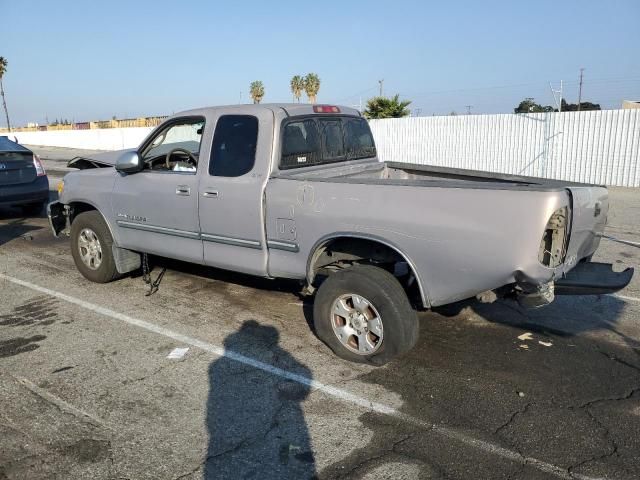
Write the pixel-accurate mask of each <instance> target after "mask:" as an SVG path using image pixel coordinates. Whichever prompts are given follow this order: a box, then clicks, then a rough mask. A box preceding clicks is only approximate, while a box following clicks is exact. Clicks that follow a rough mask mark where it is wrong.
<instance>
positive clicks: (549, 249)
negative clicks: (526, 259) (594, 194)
mask: <svg viewBox="0 0 640 480" xmlns="http://www.w3.org/2000/svg"><path fill="white" fill-rule="evenodd" d="M569 224H570V219H569V208H567V207H562V208H559V209H558V210H556V211H555V212H553V215H551V217H550V218H549V221H548V222H547V226H546V227H545V229H544V234H543V235H542V239H541V240H540V249H539V250H538V261H539V262H540V263H541V264H542V265H544V266H546V267H551V268H555V267H557V266H559V265H561V264H562V263H563V262H564V259H565V256H566V255H567V239H568V236H569Z"/></svg>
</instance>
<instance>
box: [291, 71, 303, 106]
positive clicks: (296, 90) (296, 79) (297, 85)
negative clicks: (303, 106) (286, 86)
mask: <svg viewBox="0 0 640 480" xmlns="http://www.w3.org/2000/svg"><path fill="white" fill-rule="evenodd" d="M303 90H304V78H302V77H301V76H300V75H294V76H293V78H292V79H291V93H293V98H295V99H296V100H297V101H298V103H300V96H301V95H302V91H303Z"/></svg>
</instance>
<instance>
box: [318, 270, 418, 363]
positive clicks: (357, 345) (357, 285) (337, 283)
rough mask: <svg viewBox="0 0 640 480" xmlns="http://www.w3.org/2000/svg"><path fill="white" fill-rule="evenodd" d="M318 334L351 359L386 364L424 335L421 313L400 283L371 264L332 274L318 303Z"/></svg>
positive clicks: (347, 358) (320, 294) (335, 350)
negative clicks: (419, 331)
mask: <svg viewBox="0 0 640 480" xmlns="http://www.w3.org/2000/svg"><path fill="white" fill-rule="evenodd" d="M313 323H314V327H315V329H316V333H317V334H318V336H319V337H320V339H321V340H322V341H323V342H325V343H326V344H327V345H328V346H329V348H331V350H333V352H334V353H335V354H336V355H338V356H339V357H342V358H344V359H346V360H350V361H353V362H360V363H371V364H375V365H384V364H385V363H387V362H388V361H390V360H391V359H393V358H395V357H396V356H398V355H400V354H402V353H404V352H407V351H409V350H410V349H411V348H412V347H413V346H414V345H415V344H416V342H417V340H418V318H417V315H416V312H415V310H413V308H411V305H410V303H409V299H408V298H407V294H406V292H405V291H404V289H403V288H402V286H401V285H400V282H398V280H397V279H396V278H395V277H394V276H393V275H392V274H391V273H389V272H387V271H386V270H383V269H382V268H378V267H374V266H371V265H355V266H353V267H351V268H347V269H345V270H341V271H339V272H336V273H333V274H331V275H329V277H328V278H327V279H326V280H325V281H324V282H323V283H322V285H321V286H320V288H319V289H318V293H317V295H316V298H315V302H314V307H313Z"/></svg>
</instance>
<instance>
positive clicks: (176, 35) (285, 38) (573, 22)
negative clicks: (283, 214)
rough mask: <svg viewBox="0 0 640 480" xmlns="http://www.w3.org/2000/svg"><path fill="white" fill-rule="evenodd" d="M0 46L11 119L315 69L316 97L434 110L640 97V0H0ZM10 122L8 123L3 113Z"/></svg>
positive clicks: (141, 102)
mask: <svg viewBox="0 0 640 480" xmlns="http://www.w3.org/2000/svg"><path fill="white" fill-rule="evenodd" d="M0 18H1V20H0V55H1V56H4V57H6V58H7V59H8V61H9V68H8V72H7V74H6V76H5V79H4V86H5V91H6V94H7V103H8V106H9V113H10V114H11V117H12V118H13V120H12V123H14V124H24V123H26V122H28V121H35V122H40V123H43V122H44V119H45V116H48V117H49V120H51V121H52V120H53V119H55V118H68V119H69V120H72V119H74V120H75V121H83V120H92V119H106V118H111V116H112V115H116V116H118V117H121V118H122V117H135V116H145V115H155V114H168V113H172V112H174V111H179V110H184V109H187V108H192V107H197V106H203V105H216V104H228V103H238V102H239V98H240V92H242V100H243V101H244V102H246V101H248V86H249V83H250V82H251V81H252V80H262V81H263V82H264V84H265V88H266V96H265V98H264V101H265V102H279V101H290V99H291V94H290V91H289V80H290V78H291V76H292V75H295V74H306V73H308V72H316V73H317V74H318V75H319V76H320V78H321V80H322V83H321V88H320V93H319V96H318V101H319V102H324V103H342V104H349V105H354V104H358V103H359V101H360V98H362V101H363V102H364V101H366V99H367V98H369V97H370V96H372V95H374V94H375V93H376V92H377V89H378V80H379V79H384V93H385V94H395V93H399V94H400V95H401V96H402V97H405V98H406V99H409V100H412V101H413V103H412V108H414V109H419V110H420V113H421V114H422V115H432V114H448V113H449V112H451V111H456V112H458V113H463V112H465V111H466V107H465V106H466V105H472V106H473V107H472V109H471V111H472V113H499V112H510V111H512V109H513V107H514V106H515V105H516V104H517V103H518V102H519V101H520V100H521V99H522V98H524V97H527V96H532V97H535V98H536V100H538V101H540V102H542V103H545V104H551V103H552V101H553V100H552V96H551V93H550V91H549V86H548V82H549V81H553V82H555V86H558V84H559V81H560V80H561V79H562V80H564V82H565V94H566V97H567V99H568V100H569V101H573V102H575V101H576V97H577V78H578V71H579V69H580V67H584V68H585V72H584V75H585V77H584V78H585V80H584V90H583V91H584V94H583V98H584V99H585V100H589V101H594V102H600V103H601V104H602V105H603V106H604V107H606V108H617V107H618V106H619V105H620V101H621V100H622V99H623V98H634V99H638V98H640V1H638V0H627V1H625V0H609V1H590V0H588V1H587V0H582V1H578V0H576V1H546V0H545V1H515V0H514V1H511V2H507V1H502V2H498V1H488V0H485V1H482V2H480V1H475V2H473V1H446V2H443V1H440V2H428V1H404V0H395V1H393V2H390V1H381V2H378V1H368V2H367V1H349V0H342V1H333V0H323V1H320V2H300V1H296V2H293V1H288V0H286V1H275V0H272V1H270V2H267V1H255V2H254V1H249V0H247V1H243V2H217V1H200V0H198V1H196V0H191V1H185V2H178V1H175V0H174V1H171V2H166V1H163V0H155V1H120V0H110V1H107V2H87V1H79V0H78V1H75V2H72V1H64V0H62V1H39V0H38V1H30V2H26V3H25V2H16V1H13V0H0ZM0 125H2V126H4V118H2V119H0Z"/></svg>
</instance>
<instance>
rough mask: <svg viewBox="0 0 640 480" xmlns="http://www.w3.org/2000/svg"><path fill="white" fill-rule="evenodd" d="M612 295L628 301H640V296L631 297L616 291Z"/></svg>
mask: <svg viewBox="0 0 640 480" xmlns="http://www.w3.org/2000/svg"><path fill="white" fill-rule="evenodd" d="M612 296H614V297H616V298H619V299H620V300H626V301H627V302H640V298H636V297H629V296H628V295H619V294H617V293H614V294H613V295H612Z"/></svg>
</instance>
